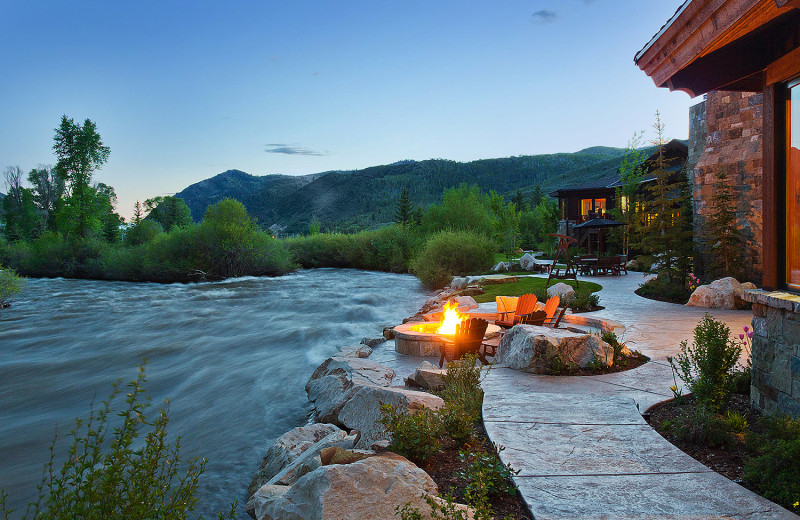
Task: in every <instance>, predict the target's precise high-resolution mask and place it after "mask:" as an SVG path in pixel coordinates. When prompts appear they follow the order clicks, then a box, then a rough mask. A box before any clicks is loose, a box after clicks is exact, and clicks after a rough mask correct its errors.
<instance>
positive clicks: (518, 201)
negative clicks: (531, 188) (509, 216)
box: [511, 188, 527, 211]
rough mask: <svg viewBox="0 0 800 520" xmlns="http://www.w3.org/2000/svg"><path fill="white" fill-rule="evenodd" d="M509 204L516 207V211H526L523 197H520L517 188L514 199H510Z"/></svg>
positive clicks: (520, 192)
mask: <svg viewBox="0 0 800 520" xmlns="http://www.w3.org/2000/svg"><path fill="white" fill-rule="evenodd" d="M511 202H513V203H514V206H516V207H517V211H525V210H526V209H527V208H526V207H525V197H523V196H522V190H520V189H519V188H517V192H516V193H515V194H514V198H513V199H511Z"/></svg>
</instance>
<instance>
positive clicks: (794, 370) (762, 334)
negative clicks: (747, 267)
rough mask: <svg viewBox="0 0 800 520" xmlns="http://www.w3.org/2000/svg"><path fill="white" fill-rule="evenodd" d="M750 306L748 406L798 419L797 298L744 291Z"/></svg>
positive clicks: (799, 315) (799, 320)
mask: <svg viewBox="0 0 800 520" xmlns="http://www.w3.org/2000/svg"><path fill="white" fill-rule="evenodd" d="M744 299H745V300H746V301H750V302H752V303H753V371H752V381H751V385H750V404H751V405H752V406H753V407H754V408H757V409H759V410H761V411H762V412H764V413H767V414H775V413H782V414H789V415H793V416H794V417H798V418H800V296H797V295H792V294H788V293H780V292H766V291H760V290H753V291H744Z"/></svg>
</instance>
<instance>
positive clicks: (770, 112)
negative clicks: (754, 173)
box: [761, 85, 786, 291]
mask: <svg viewBox="0 0 800 520" xmlns="http://www.w3.org/2000/svg"><path fill="white" fill-rule="evenodd" d="M763 118H764V121H763V123H764V127H763V134H762V137H761V138H762V143H761V147H762V150H763V152H762V153H763V168H762V189H763V202H762V208H763V214H762V223H761V225H762V233H763V243H762V244H761V262H762V264H761V265H762V266H763V274H762V279H761V285H762V287H763V288H764V289H765V290H770V291H774V290H777V289H778V288H780V285H781V284H782V281H783V280H784V279H785V276H784V275H783V273H781V272H780V271H781V268H782V266H783V265H784V263H783V262H781V260H780V259H781V258H785V255H786V248H785V244H784V240H783V237H784V236H785V235H784V234H783V233H782V232H781V231H782V229H783V228H784V226H783V225H782V221H783V215H784V212H782V208H784V207H785V204H786V201H785V200H782V197H781V196H780V194H782V193H785V191H786V190H785V189H784V188H783V186H784V185H783V184H782V182H783V180H784V178H785V168H786V159H785V150H784V148H785V146H784V145H781V144H780V143H781V139H782V138H781V137H780V136H781V135H784V134H785V128H786V95H785V88H783V87H782V86H780V85H770V86H768V87H765V88H764V105H763Z"/></svg>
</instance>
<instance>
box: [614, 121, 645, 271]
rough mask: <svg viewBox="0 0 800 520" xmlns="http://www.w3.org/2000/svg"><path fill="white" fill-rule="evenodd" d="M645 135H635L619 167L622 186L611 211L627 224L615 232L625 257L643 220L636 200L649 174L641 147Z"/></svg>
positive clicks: (616, 194) (617, 218)
mask: <svg viewBox="0 0 800 520" xmlns="http://www.w3.org/2000/svg"><path fill="white" fill-rule="evenodd" d="M643 134H644V132H639V133H634V134H633V137H632V138H631V140H630V141H628V147H627V148H626V149H625V155H624V156H623V158H622V164H620V167H619V180H620V186H619V187H618V188H617V189H616V190H615V192H616V193H615V196H616V199H617V205H616V207H615V208H614V209H613V210H611V214H612V215H613V217H614V218H615V219H616V220H618V221H619V222H622V223H624V224H625V226H622V229H621V230H620V231H619V232H618V233H619V234H617V232H615V235H617V238H621V240H620V242H621V246H622V252H623V254H625V255H627V254H628V253H629V247H630V238H631V235H632V234H634V233H636V230H637V228H638V225H639V221H640V219H641V216H640V215H639V214H638V211H637V208H638V205H637V200H636V199H637V192H638V190H639V187H640V186H641V183H642V179H644V175H645V173H646V172H647V166H646V165H645V159H646V155H645V151H644V149H642V147H641V142H642V135H643Z"/></svg>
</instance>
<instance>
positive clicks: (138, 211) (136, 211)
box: [133, 200, 144, 224]
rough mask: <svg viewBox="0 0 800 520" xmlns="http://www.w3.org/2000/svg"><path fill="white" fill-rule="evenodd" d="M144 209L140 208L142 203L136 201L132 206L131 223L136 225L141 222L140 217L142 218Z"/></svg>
mask: <svg viewBox="0 0 800 520" xmlns="http://www.w3.org/2000/svg"><path fill="white" fill-rule="evenodd" d="M143 214H144V208H143V207H142V203H141V202H139V201H138V200H137V201H136V204H134V205H133V223H134V224H138V223H139V222H141V221H142V217H143V216H144V215H143Z"/></svg>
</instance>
